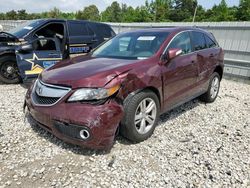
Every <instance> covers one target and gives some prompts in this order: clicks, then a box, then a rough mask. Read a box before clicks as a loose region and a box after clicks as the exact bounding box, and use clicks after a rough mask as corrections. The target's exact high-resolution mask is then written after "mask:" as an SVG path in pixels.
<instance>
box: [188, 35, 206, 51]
mask: <svg viewBox="0 0 250 188" xmlns="http://www.w3.org/2000/svg"><path fill="white" fill-rule="evenodd" d="M191 35H192V40H193V45H194V50H195V51H197V50H202V49H205V48H206V41H205V37H204V34H203V33H201V32H195V31H193V32H191Z"/></svg>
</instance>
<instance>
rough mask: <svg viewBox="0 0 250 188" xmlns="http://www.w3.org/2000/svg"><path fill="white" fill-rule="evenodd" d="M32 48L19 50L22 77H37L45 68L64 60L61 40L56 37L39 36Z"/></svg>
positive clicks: (19, 65)
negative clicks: (60, 44)
mask: <svg viewBox="0 0 250 188" xmlns="http://www.w3.org/2000/svg"><path fill="white" fill-rule="evenodd" d="M30 44H31V46H32V48H30V49H28V50H27V49H26V50H24V49H22V47H20V49H19V50H18V51H17V53H16V56H17V65H18V68H19V72H20V75H21V77H22V79H29V78H36V77H37V76H38V74H40V73H41V72H42V71H43V70H44V69H47V68H49V67H51V66H53V65H54V64H55V63H57V62H58V61H60V60H62V52H61V50H60V47H59V42H58V41H57V40H56V39H55V38H38V39H35V40H34V41H33V42H31V43H30Z"/></svg>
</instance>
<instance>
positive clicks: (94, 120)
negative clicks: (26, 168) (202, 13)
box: [25, 28, 224, 149]
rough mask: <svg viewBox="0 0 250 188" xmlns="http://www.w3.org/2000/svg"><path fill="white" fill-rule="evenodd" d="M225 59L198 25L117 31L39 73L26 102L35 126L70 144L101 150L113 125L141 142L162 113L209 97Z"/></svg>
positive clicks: (213, 96) (107, 145) (109, 142)
mask: <svg viewBox="0 0 250 188" xmlns="http://www.w3.org/2000/svg"><path fill="white" fill-rule="evenodd" d="M223 60H224V52H223V50H222V49H221V47H219V45H218V43H217V42H216V40H215V38H214V36H213V35H212V34H211V33H208V32H206V31H204V30H201V29H197V28H169V29H160V28H159V29H145V30H140V31H133V32H128V33H123V34H120V35H118V36H116V37H114V38H113V39H111V40H109V41H107V42H106V43H104V44H103V45H101V46H100V47H98V48H97V49H95V50H94V51H93V52H91V53H89V54H88V55H87V56H79V57H76V58H74V59H71V60H65V61H62V62H60V63H57V64H56V65H55V66H53V67H51V68H49V69H46V70H45V71H43V72H42V73H41V74H40V76H39V78H38V79H37V81H36V82H35V83H34V84H33V86H32V87H30V89H29V90H28V91H27V94H26V97H25V106H27V109H28V113H29V114H30V117H31V118H32V119H33V120H34V121H35V122H36V123H37V124H38V125H40V126H41V127H43V128H44V129H46V130H48V131H49V132H51V133H53V134H54V135H55V136H57V137H58V138H60V139H62V140H64V141H66V142H69V143H73V144H77V145H80V146H87V147H91V148H99V149H107V148H110V147H111V146H112V144H113V141H114V137H115V135H116V133H117V132H118V131H119V130H120V132H121V134H122V135H123V136H124V137H126V138H128V139H129V140H131V141H133V142H141V141H143V140H145V139H147V138H148V137H150V136H151V135H152V133H153V131H154V129H155V126H156V124H157V120H158V117H159V115H160V114H161V113H163V112H166V111H168V110H171V109H173V108H175V107H177V106H179V105H181V104H183V103H185V102H187V101H189V100H192V99H194V98H196V97H200V99H202V100H203V101H205V102H213V101H214V100H215V99H216V97H217V95H218V92H219V87H220V81H221V79H222V75H223V67H224V63H223ZM166 134H167V133H166Z"/></svg>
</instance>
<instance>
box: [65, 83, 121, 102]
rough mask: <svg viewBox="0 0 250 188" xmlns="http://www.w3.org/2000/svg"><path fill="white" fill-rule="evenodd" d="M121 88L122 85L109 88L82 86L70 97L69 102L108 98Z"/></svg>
mask: <svg viewBox="0 0 250 188" xmlns="http://www.w3.org/2000/svg"><path fill="white" fill-rule="evenodd" d="M119 88H120V85H117V86H114V87H112V88H109V89H105V88H97V89H94V88H82V89H78V90H76V91H75V92H74V93H73V94H72V95H71V96H70V98H69V99H68V101H69V102H73V101H90V100H100V99H105V98H108V97H109V96H111V95H113V94H114V93H116V92H117V91H118V90H119Z"/></svg>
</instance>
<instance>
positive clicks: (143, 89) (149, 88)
mask: <svg viewBox="0 0 250 188" xmlns="http://www.w3.org/2000/svg"><path fill="white" fill-rule="evenodd" d="M145 90H148V91H152V92H153V93H154V94H156V96H157V98H158V100H159V104H160V108H161V99H162V97H161V94H160V92H159V90H158V89H157V88H156V87H154V86H147V87H144V88H141V89H137V90H135V91H133V92H131V93H130V94H129V95H127V97H126V98H125V100H127V99H129V98H130V97H132V96H134V95H136V94H137V93H139V92H142V91H145Z"/></svg>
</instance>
